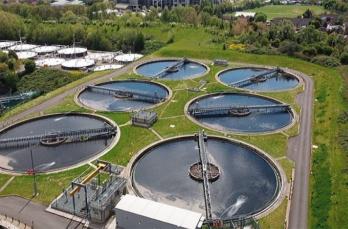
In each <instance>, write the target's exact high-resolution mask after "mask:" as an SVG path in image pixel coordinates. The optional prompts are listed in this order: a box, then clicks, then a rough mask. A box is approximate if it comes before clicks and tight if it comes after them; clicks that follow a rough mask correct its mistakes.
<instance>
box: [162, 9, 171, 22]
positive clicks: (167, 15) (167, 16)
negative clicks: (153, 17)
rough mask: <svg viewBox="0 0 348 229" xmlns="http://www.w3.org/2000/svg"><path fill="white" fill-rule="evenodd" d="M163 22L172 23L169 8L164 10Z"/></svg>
mask: <svg viewBox="0 0 348 229" xmlns="http://www.w3.org/2000/svg"><path fill="white" fill-rule="evenodd" d="M161 20H162V21H163V22H170V15H169V10H168V7H165V8H164V10H162V13H161Z"/></svg>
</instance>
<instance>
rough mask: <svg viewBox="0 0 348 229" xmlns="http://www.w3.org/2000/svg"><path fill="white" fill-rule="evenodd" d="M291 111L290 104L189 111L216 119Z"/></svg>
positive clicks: (194, 114)
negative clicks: (228, 116) (248, 113)
mask: <svg viewBox="0 0 348 229" xmlns="http://www.w3.org/2000/svg"><path fill="white" fill-rule="evenodd" d="M289 109H290V105H288V104H271V105H248V106H212V107H196V108H191V109H189V111H188V112H189V114H191V115H192V116H195V117H214V116H227V115H232V114H233V113H235V114H238V113H240V114H242V113H243V112H245V113H247V112H260V113H261V112H262V113H273V112H284V111H288V110H289Z"/></svg>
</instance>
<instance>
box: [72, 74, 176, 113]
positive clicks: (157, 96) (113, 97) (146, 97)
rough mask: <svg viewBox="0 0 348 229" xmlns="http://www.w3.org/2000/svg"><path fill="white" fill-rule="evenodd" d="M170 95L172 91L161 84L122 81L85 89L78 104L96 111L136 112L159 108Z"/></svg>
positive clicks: (79, 97)
mask: <svg viewBox="0 0 348 229" xmlns="http://www.w3.org/2000/svg"><path fill="white" fill-rule="evenodd" d="M170 95H171V92H170V89H169V88H167V87H165V86H164V85H162V84H159V83H154V82H149V81H141V80H120V81H111V82H107V83H102V84H98V85H95V86H89V87H87V88H85V89H84V90H83V91H82V92H81V93H80V94H79V95H78V102H79V103H81V104H82V105H84V106H86V107H89V108H91V109H94V110H101V111H135V110H141V109H148V108H152V107H154V106H157V105H159V104H161V103H163V102H165V101H166V100H167V99H169V97H170Z"/></svg>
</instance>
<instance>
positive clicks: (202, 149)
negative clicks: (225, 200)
mask: <svg viewBox="0 0 348 229" xmlns="http://www.w3.org/2000/svg"><path fill="white" fill-rule="evenodd" d="M196 138H197V142H198V152H199V159H200V162H201V164H202V177H203V190H204V202H205V213H206V218H207V219H212V218H213V215H212V211H211V198H210V189H209V179H208V172H209V171H208V155H207V149H206V146H205V142H206V141H207V139H208V138H207V136H206V135H205V133H204V131H200V132H199V133H198V134H196Z"/></svg>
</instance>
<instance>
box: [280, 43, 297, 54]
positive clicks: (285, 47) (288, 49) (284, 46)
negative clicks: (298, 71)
mask: <svg viewBox="0 0 348 229" xmlns="http://www.w3.org/2000/svg"><path fill="white" fill-rule="evenodd" d="M279 51H280V52H281V53H286V54H288V55H290V56H292V55H294V53H295V52H299V51H301V46H300V45H299V44H297V43H296V42H293V41H289V40H286V41H283V42H281V43H280V45H279Z"/></svg>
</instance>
